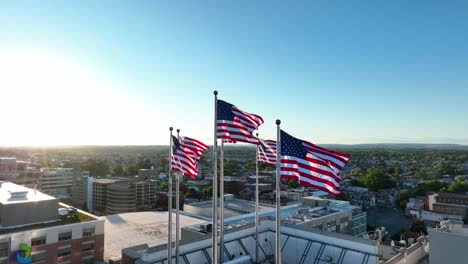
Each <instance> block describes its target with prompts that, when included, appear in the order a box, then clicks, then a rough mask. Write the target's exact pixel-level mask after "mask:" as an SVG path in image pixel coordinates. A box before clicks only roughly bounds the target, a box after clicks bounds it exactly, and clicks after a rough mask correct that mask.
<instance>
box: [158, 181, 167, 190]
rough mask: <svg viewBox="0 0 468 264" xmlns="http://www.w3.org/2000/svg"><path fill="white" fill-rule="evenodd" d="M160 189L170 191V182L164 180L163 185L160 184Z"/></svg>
mask: <svg viewBox="0 0 468 264" xmlns="http://www.w3.org/2000/svg"><path fill="white" fill-rule="evenodd" d="M159 189H160V190H161V191H165V192H167V191H169V184H168V183H167V182H162V183H161V185H159Z"/></svg>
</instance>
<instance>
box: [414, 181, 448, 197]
mask: <svg viewBox="0 0 468 264" xmlns="http://www.w3.org/2000/svg"><path fill="white" fill-rule="evenodd" d="M446 187H447V184H446V183H444V182H440V181H438V180H430V181H424V182H421V183H419V184H418V186H416V189H415V190H414V194H416V195H420V196H421V195H425V194H426V193H427V192H439V191H441V190H442V189H443V188H446Z"/></svg>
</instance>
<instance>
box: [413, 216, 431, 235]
mask: <svg viewBox="0 0 468 264" xmlns="http://www.w3.org/2000/svg"><path fill="white" fill-rule="evenodd" d="M410 231H411V232H414V233H423V234H425V235H427V228H426V224H425V223H424V221H422V220H420V219H416V220H413V222H412V223H411V228H410Z"/></svg>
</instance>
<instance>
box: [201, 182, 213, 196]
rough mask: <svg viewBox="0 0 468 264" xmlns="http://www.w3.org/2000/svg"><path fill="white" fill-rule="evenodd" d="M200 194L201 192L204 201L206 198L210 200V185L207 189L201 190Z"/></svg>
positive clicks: (211, 189) (211, 193) (211, 191)
mask: <svg viewBox="0 0 468 264" xmlns="http://www.w3.org/2000/svg"><path fill="white" fill-rule="evenodd" d="M201 192H202V195H203V197H204V198H205V199H206V198H210V197H212V196H213V186H211V185H210V186H208V187H206V188H203V189H202V190H201Z"/></svg>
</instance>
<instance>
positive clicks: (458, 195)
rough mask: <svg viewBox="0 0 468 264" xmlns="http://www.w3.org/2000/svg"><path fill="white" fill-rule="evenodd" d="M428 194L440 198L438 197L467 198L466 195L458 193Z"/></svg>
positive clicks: (467, 195)
mask: <svg viewBox="0 0 468 264" xmlns="http://www.w3.org/2000/svg"><path fill="white" fill-rule="evenodd" d="M429 194H432V195H437V196H440V197H453V198H464V199H466V198H468V194H459V193H437V192H432V193H429Z"/></svg>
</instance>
